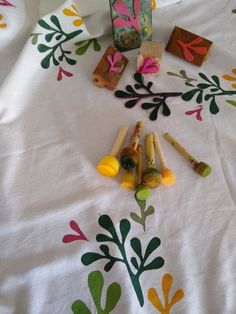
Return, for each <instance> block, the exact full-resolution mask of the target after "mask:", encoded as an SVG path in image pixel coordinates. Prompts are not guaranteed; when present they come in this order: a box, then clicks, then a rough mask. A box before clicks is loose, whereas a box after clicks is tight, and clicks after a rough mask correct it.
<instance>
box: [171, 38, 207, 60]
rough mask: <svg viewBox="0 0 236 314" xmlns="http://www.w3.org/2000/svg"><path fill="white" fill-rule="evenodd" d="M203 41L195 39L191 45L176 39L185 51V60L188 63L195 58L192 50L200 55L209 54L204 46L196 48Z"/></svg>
mask: <svg viewBox="0 0 236 314" xmlns="http://www.w3.org/2000/svg"><path fill="white" fill-rule="evenodd" d="M202 41H203V39H202V38H201V37H196V38H194V39H193V40H192V41H191V42H190V43H185V42H183V41H182V40H179V39H176V42H177V43H178V44H179V46H180V47H181V48H182V49H183V54H184V58H185V59H186V60H187V61H190V62H191V61H193V60H194V56H193V55H192V53H191V50H192V51H194V52H195V53H197V54H199V55H205V54H206V53H207V48H206V47H203V46H196V45H197V44H200V43H201V42H202Z"/></svg>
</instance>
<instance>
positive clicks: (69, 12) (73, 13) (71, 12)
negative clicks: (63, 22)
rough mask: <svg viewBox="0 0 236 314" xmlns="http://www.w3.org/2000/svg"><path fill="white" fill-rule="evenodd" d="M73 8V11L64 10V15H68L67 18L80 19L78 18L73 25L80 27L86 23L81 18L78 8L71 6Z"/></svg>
mask: <svg viewBox="0 0 236 314" xmlns="http://www.w3.org/2000/svg"><path fill="white" fill-rule="evenodd" d="M71 8H72V9H67V8H66V9H64V10H63V14H64V15H67V16H77V17H78V18H76V19H75V20H74V21H73V24H74V25H75V26H80V25H82V24H83V23H84V20H83V19H82V18H81V17H80V14H79V11H78V9H77V8H76V6H75V5H74V4H72V5H71Z"/></svg>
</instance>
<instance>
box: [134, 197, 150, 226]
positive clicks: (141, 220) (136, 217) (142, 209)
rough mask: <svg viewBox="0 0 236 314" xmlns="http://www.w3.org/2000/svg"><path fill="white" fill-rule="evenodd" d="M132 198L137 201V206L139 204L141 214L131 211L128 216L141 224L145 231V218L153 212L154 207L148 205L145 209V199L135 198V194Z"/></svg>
mask: <svg viewBox="0 0 236 314" xmlns="http://www.w3.org/2000/svg"><path fill="white" fill-rule="evenodd" d="M134 198H135V200H136V202H137V203H138V206H139V208H140V214H141V216H139V215H137V214H136V213H134V212H132V213H131V214H130V218H131V219H132V220H133V221H135V222H137V223H139V224H140V225H142V226H143V231H144V232H145V231H146V219H147V217H148V216H150V215H152V214H154V212H155V209H154V207H153V206H149V207H148V208H147V210H145V208H146V203H147V202H146V201H142V200H139V199H137V198H136V197H135V196H134Z"/></svg>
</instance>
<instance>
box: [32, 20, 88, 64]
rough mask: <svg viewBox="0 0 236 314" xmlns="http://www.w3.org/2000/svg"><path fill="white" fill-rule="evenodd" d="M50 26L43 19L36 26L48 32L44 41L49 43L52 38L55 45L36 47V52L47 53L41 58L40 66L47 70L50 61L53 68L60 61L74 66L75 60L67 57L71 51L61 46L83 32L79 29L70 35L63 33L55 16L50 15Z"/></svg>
mask: <svg viewBox="0 0 236 314" xmlns="http://www.w3.org/2000/svg"><path fill="white" fill-rule="evenodd" d="M50 21H51V23H52V24H51V25H50V24H49V23H47V22H45V21H44V20H43V19H40V20H39V21H38V24H39V25H40V26H41V27H42V28H44V29H46V30H48V31H49V33H47V34H46V35H45V41H46V42H47V43H50V42H51V41H52V39H53V38H55V40H56V43H54V45H52V46H48V45H45V44H39V45H38V47H37V48H38V51H39V52H41V53H47V55H46V57H44V58H43V60H42V61H41V66H42V68H44V69H48V68H49V66H50V61H51V60H52V62H53V64H54V65H55V66H58V65H59V64H60V62H61V61H63V60H65V61H66V62H67V63H68V64H70V65H74V64H76V60H74V59H71V58H69V57H68V55H70V54H71V51H69V50H65V49H64V48H63V44H64V43H65V42H67V41H69V40H71V39H72V38H74V37H76V36H78V35H79V34H81V33H82V32H83V31H82V30H81V29H79V30H77V31H74V32H71V33H65V32H64V31H63V30H62V27H61V25H60V22H59V20H58V18H57V17H56V16H55V15H51V17H50Z"/></svg>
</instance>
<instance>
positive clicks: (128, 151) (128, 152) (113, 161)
mask: <svg viewBox="0 0 236 314" xmlns="http://www.w3.org/2000/svg"><path fill="white" fill-rule="evenodd" d="M142 130H143V123H142V122H141V121H138V122H137V123H136V126H135V129H134V132H133V134H132V137H131V140H130V144H129V145H128V146H127V147H124V148H123V149H122V150H121V152H120V161H119V160H118V158H117V156H118V153H119V151H120V149H121V147H122V144H123V142H124V139H125V137H126V134H127V131H128V127H123V128H121V129H120V131H119V134H118V136H117V138H116V140H115V143H114V145H113V148H112V150H111V152H110V155H108V156H105V157H103V158H102V160H101V161H100V163H99V164H98V166H97V170H98V172H99V173H100V174H102V175H104V176H107V177H114V176H116V175H117V174H118V172H119V169H120V165H121V167H122V168H123V170H124V173H123V175H122V177H121V186H122V187H123V188H126V189H131V190H135V191H136V192H135V195H136V197H137V199H140V200H146V199H148V198H149V197H150V195H151V192H150V189H154V188H157V187H159V186H160V185H161V183H162V184H164V185H172V184H174V183H175V176H174V173H173V171H171V170H170V169H168V168H167V166H166V163H165V160H164V156H163V152H162V149H161V146H160V142H159V139H158V136H157V134H156V133H148V134H146V135H145V138H144V146H145V154H146V167H145V169H144V170H143V150H144V149H143V145H141V144H140V143H139V142H140V135H141V132H142ZM155 150H156V152H157V155H158V157H159V159H160V166H161V170H160V171H159V170H158V169H157V165H156V159H155Z"/></svg>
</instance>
